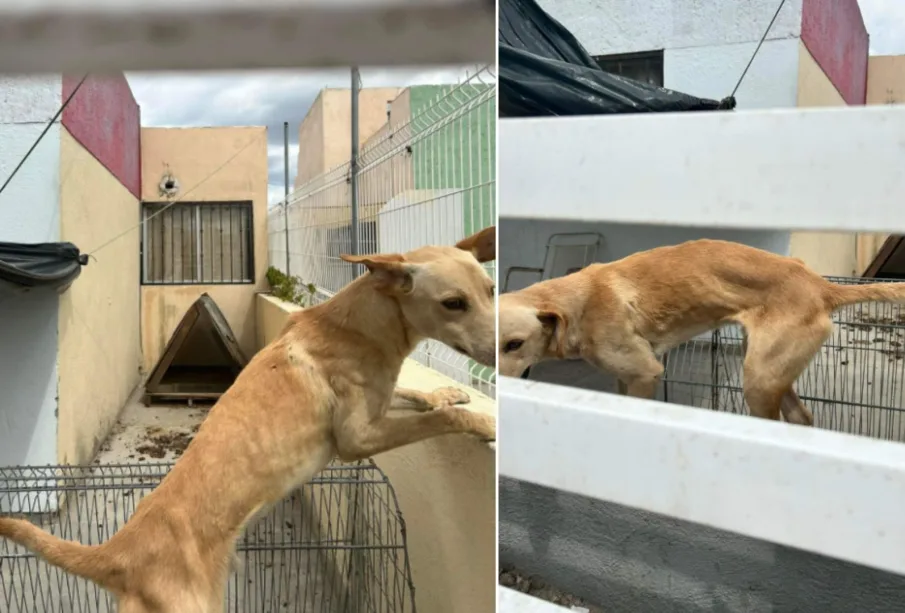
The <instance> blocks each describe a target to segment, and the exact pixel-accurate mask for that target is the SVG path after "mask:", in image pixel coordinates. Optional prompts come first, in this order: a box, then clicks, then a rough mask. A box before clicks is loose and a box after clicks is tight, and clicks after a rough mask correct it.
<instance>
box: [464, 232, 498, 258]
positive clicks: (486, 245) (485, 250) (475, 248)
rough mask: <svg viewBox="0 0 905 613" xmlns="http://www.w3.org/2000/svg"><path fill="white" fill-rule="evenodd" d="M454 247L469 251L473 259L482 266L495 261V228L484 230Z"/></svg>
mask: <svg viewBox="0 0 905 613" xmlns="http://www.w3.org/2000/svg"><path fill="white" fill-rule="evenodd" d="M456 247H458V248H459V249H462V250H464V251H470V252H471V254H472V255H473V256H475V259H477V260H478V261H479V262H481V263H482V264H483V263H484V262H492V261H493V260H495V259H496V226H490V227H489V228H484V229H483V230H481V231H480V232H478V233H477V234H472V235H471V236H469V237H468V238H463V239H462V240H460V241H459V242H458V243H456Z"/></svg>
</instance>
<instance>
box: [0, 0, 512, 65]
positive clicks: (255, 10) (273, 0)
mask: <svg viewBox="0 0 905 613" xmlns="http://www.w3.org/2000/svg"><path fill="white" fill-rule="evenodd" d="M495 53H496V11H495V7H494V3H493V2H492V1H490V0H258V2H248V1H247V0H159V1H157V2H139V1H138V0H8V1H5V2H3V3H0V72H3V73H44V72H51V73H53V72H87V71H93V72H96V73H105V72H113V71H123V70H215V69H226V70H237V69H250V68H334V67H346V66H352V65H359V66H400V65H409V66H415V65H418V66H426V65H441V64H470V63H490V62H493V61H494V57H495Z"/></svg>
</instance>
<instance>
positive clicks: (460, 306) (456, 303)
mask: <svg viewBox="0 0 905 613" xmlns="http://www.w3.org/2000/svg"><path fill="white" fill-rule="evenodd" d="M443 307H444V308H446V309H449V310H450V311H464V310H466V309H467V308H468V303H467V302H465V299H464V298H449V299H448V300H444V301H443Z"/></svg>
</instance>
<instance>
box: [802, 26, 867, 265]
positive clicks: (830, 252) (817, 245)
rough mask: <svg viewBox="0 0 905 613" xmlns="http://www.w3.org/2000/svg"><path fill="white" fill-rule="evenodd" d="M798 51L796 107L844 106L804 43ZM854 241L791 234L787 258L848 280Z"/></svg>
mask: <svg viewBox="0 0 905 613" xmlns="http://www.w3.org/2000/svg"><path fill="white" fill-rule="evenodd" d="M798 49H799V56H798V106H799V107H826V106H845V100H844V99H843V98H842V95H841V94H840V93H839V91H838V90H837V89H836V87H835V86H834V85H833V84H832V82H831V81H830V80H829V79H828V78H827V76H826V75H825V74H824V72H823V70H822V69H821V68H820V66H818V65H817V62H816V61H815V60H814V58H813V57H812V56H811V53H810V52H809V51H808V50H807V47H805V46H804V43H799V46H798ZM857 242H858V239H857V235H855V234H853V233H850V232H793V233H792V237H791V246H790V255H792V256H793V257H796V258H801V259H802V260H804V261H805V262H806V263H807V264H808V266H810V267H811V268H813V269H814V270H815V271H817V272H818V273H820V274H822V275H836V276H845V277H850V276H853V275H858V274H860V273H861V271H860V270H856V268H857V264H856V262H857Z"/></svg>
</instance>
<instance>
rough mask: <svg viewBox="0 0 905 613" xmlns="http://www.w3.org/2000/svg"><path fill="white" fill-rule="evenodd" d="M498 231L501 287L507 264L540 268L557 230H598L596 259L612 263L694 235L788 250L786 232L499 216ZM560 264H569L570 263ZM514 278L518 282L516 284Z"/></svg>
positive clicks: (522, 278)
mask: <svg viewBox="0 0 905 613" xmlns="http://www.w3.org/2000/svg"><path fill="white" fill-rule="evenodd" d="M498 232H499V240H498V241H497V242H498V244H499V261H500V268H499V270H500V279H501V280H500V283H501V287H502V282H503V281H502V280H503V279H505V276H506V271H507V270H508V269H509V267H511V266H528V267H537V268H540V267H541V266H543V265H544V253H545V251H546V245H547V241H548V240H549V238H550V235H551V234H554V233H559V232H599V233H600V234H601V235H602V236H603V241H602V244H601V247H600V249H599V250H598V257H597V258H596V260H597V261H598V262H612V261H614V260H618V259H620V258H623V257H625V256H627V255H631V254H632V253H635V252H637V251H644V250H646V249H653V248H654V247H659V246H662V245H675V244H678V243H681V242H684V241H688V240H694V239H696V238H717V239H723V240H730V241H736V242H739V243H743V244H746V245H751V246H752V247H758V248H760V249H766V250H768V251H772V252H774V253H782V254H788V250H789V234H788V233H787V232H785V233H783V232H756V231H746V230H724V229H716V228H714V229H707V228H677V227H670V226H639V225H627V224H626V225H622V224H609V223H577V222H555V221H535V220H532V219H522V218H518V217H505V218H503V219H501V220H500V224H499V228H498ZM563 266H564V267H568V266H569V264H564V265H563ZM564 273H565V270H561V269H560V270H554V271H553V274H554V276H561V275H562V274H564ZM526 277H527V275H525V276H521V275H520V276H515V275H513V277H512V278H513V284H512V285H511V287H510V288H509V289H510V290H513V289H520V287H523V286H524V285H525V283H524V281H525V280H526ZM516 279H518V280H519V281H520V282H518V283H515V280H516ZM531 282H533V280H531Z"/></svg>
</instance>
